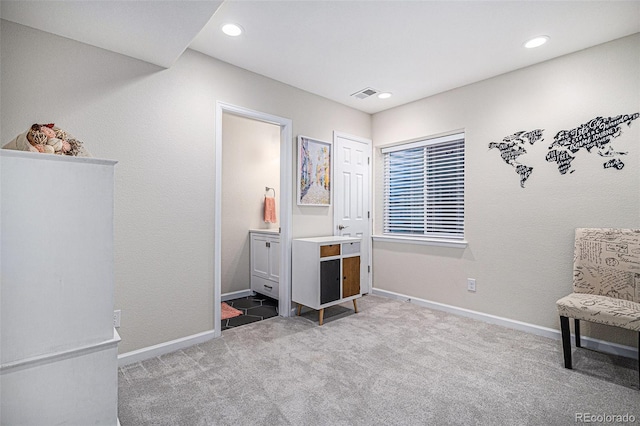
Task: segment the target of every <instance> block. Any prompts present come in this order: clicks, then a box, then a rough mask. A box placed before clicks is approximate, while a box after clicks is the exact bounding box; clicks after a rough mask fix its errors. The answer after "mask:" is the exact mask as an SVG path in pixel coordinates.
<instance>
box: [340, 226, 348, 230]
mask: <svg viewBox="0 0 640 426" xmlns="http://www.w3.org/2000/svg"><path fill="white" fill-rule="evenodd" d="M345 228H348V226H344V225H338V229H339V230H341V231H342V230H343V229H345Z"/></svg>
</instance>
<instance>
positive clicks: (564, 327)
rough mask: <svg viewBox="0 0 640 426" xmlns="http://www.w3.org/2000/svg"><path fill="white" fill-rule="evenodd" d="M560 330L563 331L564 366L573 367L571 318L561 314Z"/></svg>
mask: <svg viewBox="0 0 640 426" xmlns="http://www.w3.org/2000/svg"><path fill="white" fill-rule="evenodd" d="M560 330H561V331H562V351H563V352H564V368H568V369H571V368H572V367H571V331H570V330H569V318H567V317H563V316H562V315H560Z"/></svg>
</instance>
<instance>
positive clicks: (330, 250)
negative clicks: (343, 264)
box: [320, 244, 340, 257]
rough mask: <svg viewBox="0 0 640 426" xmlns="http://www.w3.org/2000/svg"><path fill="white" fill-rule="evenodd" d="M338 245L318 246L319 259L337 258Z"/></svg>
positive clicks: (338, 252) (338, 253)
mask: <svg viewBox="0 0 640 426" xmlns="http://www.w3.org/2000/svg"><path fill="white" fill-rule="evenodd" d="M339 255H340V244H330V245H326V246H320V257H329V256H339Z"/></svg>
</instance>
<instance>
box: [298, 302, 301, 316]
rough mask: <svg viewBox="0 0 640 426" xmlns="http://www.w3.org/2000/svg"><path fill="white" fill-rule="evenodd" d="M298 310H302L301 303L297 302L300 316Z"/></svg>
mask: <svg viewBox="0 0 640 426" xmlns="http://www.w3.org/2000/svg"><path fill="white" fill-rule="evenodd" d="M300 312H302V305H301V304H299V303H298V316H300Z"/></svg>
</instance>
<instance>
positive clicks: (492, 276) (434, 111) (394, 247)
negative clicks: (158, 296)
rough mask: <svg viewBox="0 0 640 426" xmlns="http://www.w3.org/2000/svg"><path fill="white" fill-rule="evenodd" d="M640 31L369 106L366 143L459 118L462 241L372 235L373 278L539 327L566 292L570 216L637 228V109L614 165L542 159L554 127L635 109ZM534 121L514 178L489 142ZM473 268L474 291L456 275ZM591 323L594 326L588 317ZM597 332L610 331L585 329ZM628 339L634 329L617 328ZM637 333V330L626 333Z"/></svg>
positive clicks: (583, 222)
mask: <svg viewBox="0 0 640 426" xmlns="http://www.w3.org/2000/svg"><path fill="white" fill-rule="evenodd" d="M639 94H640V35H637V34H636V35H635V36H631V37H627V38H623V39H620V40H617V41H614V42H610V43H607V44H604V45H600V46H597V47H594V48H591V49H587V50H584V51H581V52H577V53H575V54H571V55H568V56H564V57H560V58H557V59H554V60H551V61H547V62H544V63H542V64H539V65H536V66H532V67H528V68H525V69H521V70H518V71H515V72H511V73H508V74H504V75H501V76H499V77H496V78H492V79H489V80H485V81H482V82H479V83H476V84H473V85H469V86H466V87H462V88H459V89H456V90H452V91H449V92H446V93H442V94H440V95H437V96H433V97H430V98H426V99H423V100H420V101H417V102H414V103H411V104H407V105H404V106H401V107H398V108H394V109H392V110H388V111H385V112H381V113H378V114H375V115H374V116H373V140H374V144H375V145H376V146H377V147H380V146H383V145H387V144H390V143H394V142H398V141H402V140H409V139H413V138H418V137H424V136H429V135H435V134H439V133H443V132H450V131H453V130H459V129H464V131H465V132H466V200H465V210H466V220H465V225H466V229H465V234H466V239H467V240H468V242H469V245H468V247H467V248H466V249H454V248H442V247H433V246H416V245H403V244H397V243H389V242H375V243H374V250H373V270H374V287H377V288H380V289H385V290H390V291H394V292H399V293H403V294H407V295H410V296H414V297H418V298H423V299H427V300H432V301H437V302H441V303H446V304H450V305H454V306H459V307H462V308H467V309H472V310H476V311H480V312H485V313H488V314H493V315H498V316H502V317H506V318H511V319H515V320H519V321H524V322H527V323H532V324H537V325H540V326H544V327H550V328H558V320H557V314H556V308H555V301H556V300H557V299H558V298H560V297H561V296H564V295H566V294H568V293H569V292H571V279H572V272H571V271H572V261H573V254H572V251H573V232H574V228H576V227H640V167H639V166H640V164H639V163H640V136H639V135H640V119H637V120H635V121H633V122H632V124H631V126H630V127H628V126H627V125H622V126H621V128H622V132H623V133H622V135H621V136H620V137H619V138H617V139H614V142H613V143H612V145H613V146H614V147H615V148H617V150H619V151H628V152H629V154H628V155H626V156H622V159H623V161H624V163H625V167H624V168H623V169H622V170H620V171H618V170H614V169H606V170H605V169H604V168H603V162H604V161H606V158H603V157H601V156H599V155H598V154H596V153H595V150H594V152H593V153H592V154H590V155H589V154H587V153H586V152H583V151H581V152H579V153H577V154H576V159H575V160H574V161H573V164H572V165H573V167H574V169H575V172H574V173H567V174H565V175H561V174H560V173H559V172H558V169H557V167H556V165H555V164H554V163H549V162H547V161H546V160H545V155H546V153H547V151H548V146H549V145H550V144H551V143H552V142H553V138H554V136H555V134H556V133H557V132H558V131H560V130H563V129H572V128H574V127H577V126H579V125H580V124H582V123H586V122H588V121H589V120H591V119H592V118H595V117H598V116H603V117H608V116H616V115H619V114H629V113H636V112H639V111H640V96H639ZM536 128H542V129H545V131H544V140H543V141H540V142H537V143H535V144H534V145H529V144H528V143H527V144H526V147H525V148H526V150H527V151H528V153H527V154H526V155H523V156H522V157H520V158H519V160H521V162H522V163H525V164H527V165H529V166H533V167H534V171H533V173H532V175H531V176H530V177H529V179H528V180H527V182H526V183H525V188H521V187H520V185H519V178H518V175H517V174H516V172H515V170H514V168H513V167H511V166H509V165H507V164H505V163H504V162H503V161H502V160H501V158H500V153H499V151H497V150H495V149H493V150H489V149H488V144H489V143H490V142H501V141H502V138H503V137H505V136H507V135H510V134H512V133H514V132H516V131H520V130H532V129H536ZM374 151H375V155H376V168H375V175H376V178H375V179H376V194H375V212H376V215H375V218H376V223H375V231H376V232H375V233H377V234H379V233H381V227H382V224H381V220H382V202H381V200H382V192H381V190H382V177H381V176H382V174H381V170H382V166H381V155H380V150H379V149H374ZM467 278H476V279H477V292H476V293H470V292H467V290H466V279H467ZM592 328H594V329H595V328H596V327H592ZM592 331H593V334H594V335H596V336H599V337H602V338H608V336H609V335H610V333H611V331H610V330H600V331H595V330H592ZM619 339H622V341H624V342H627V343H629V344H631V343H633V342H634V338H633V336H630V335H624V336H619ZM636 339H637V337H636Z"/></svg>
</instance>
